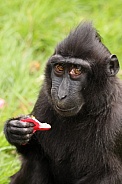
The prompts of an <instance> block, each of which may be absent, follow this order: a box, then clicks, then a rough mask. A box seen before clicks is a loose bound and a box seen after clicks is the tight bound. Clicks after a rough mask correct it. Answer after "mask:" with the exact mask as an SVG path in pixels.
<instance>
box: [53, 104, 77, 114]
mask: <svg viewBox="0 0 122 184" xmlns="http://www.w3.org/2000/svg"><path fill="white" fill-rule="evenodd" d="M55 107H56V109H57V110H58V111H61V112H71V111H73V110H75V107H72V108H69V109H64V108H60V107H59V106H57V105H56V106H55Z"/></svg>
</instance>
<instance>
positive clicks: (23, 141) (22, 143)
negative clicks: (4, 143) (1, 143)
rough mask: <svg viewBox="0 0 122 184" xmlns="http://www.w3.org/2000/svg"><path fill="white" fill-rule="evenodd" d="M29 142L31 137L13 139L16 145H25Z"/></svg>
mask: <svg viewBox="0 0 122 184" xmlns="http://www.w3.org/2000/svg"><path fill="white" fill-rule="evenodd" d="M28 142H29V139H27V140H17V139H16V140H15V139H14V140H12V143H13V144H14V145H25V144H27V143H28Z"/></svg>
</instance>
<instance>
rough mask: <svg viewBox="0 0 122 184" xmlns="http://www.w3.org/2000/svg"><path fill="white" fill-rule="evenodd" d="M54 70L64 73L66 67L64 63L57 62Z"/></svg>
mask: <svg viewBox="0 0 122 184" xmlns="http://www.w3.org/2000/svg"><path fill="white" fill-rule="evenodd" d="M54 70H55V72H56V73H59V74H62V73H63V72H64V67H63V65H62V64H57V65H55V68H54Z"/></svg>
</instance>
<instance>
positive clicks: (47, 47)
mask: <svg viewBox="0 0 122 184" xmlns="http://www.w3.org/2000/svg"><path fill="white" fill-rule="evenodd" d="M0 9H1V11H0V98H3V99H5V101H6V104H5V107H4V108H3V109H0V183H1V184H7V183H8V181H9V180H8V176H10V175H12V174H14V173H15V172H16V171H17V170H18V169H19V167H20V163H19V159H18V156H17V154H16V151H15V148H14V147H12V146H10V145H9V144H8V143H7V141H6V140H5V138H4V134H3V124H4V121H5V120H6V119H8V118H9V117H13V116H17V115H19V114H27V113H29V112H30V111H31V110H32V108H33V105H34V103H35V100H36V98H37V95H38V90H39V88H40V86H41V84H42V81H43V70H44V66H45V62H46V61H47V59H48V58H49V56H50V55H51V54H52V53H53V51H54V48H55V46H56V44H57V43H58V42H59V41H60V40H61V39H63V38H64V37H65V36H66V35H67V34H68V32H69V31H70V30H71V28H74V27H75V26H76V25H77V24H78V23H79V22H80V21H82V20H93V23H94V25H95V27H96V28H97V30H98V31H99V32H100V34H101V35H102V37H103V38H104V43H105V44H106V45H107V47H108V48H109V49H110V51H111V52H112V53H114V54H117V56H118V58H119V60H120V61H122V54H121V50H122V33H121V27H122V14H121V10H122V2H121V1H120V0H116V1H114V0H111V1H110V0H108V1H105V0H98V1H89V0H82V1H81V0H70V2H69V0H62V1H58V0H48V1H47V0H36V1H33V0H26V1H24V0H17V1H16V0H4V1H1V3H0ZM120 64H121V65H122V63H121V62H120Z"/></svg>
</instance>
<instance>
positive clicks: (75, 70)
mask: <svg viewBox="0 0 122 184" xmlns="http://www.w3.org/2000/svg"><path fill="white" fill-rule="evenodd" d="M82 73H83V71H82V69H81V66H80V65H72V66H71V68H70V71H69V74H70V75H71V77H78V76H80V75H81V74H82Z"/></svg>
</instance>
